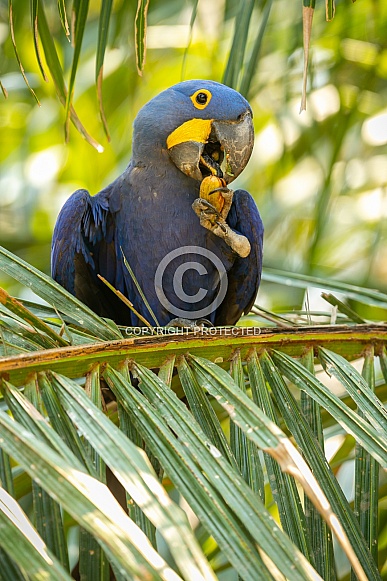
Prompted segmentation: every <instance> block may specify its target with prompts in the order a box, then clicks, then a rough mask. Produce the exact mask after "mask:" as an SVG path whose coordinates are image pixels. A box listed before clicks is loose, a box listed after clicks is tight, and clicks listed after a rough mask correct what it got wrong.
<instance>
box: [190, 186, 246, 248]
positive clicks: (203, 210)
mask: <svg viewBox="0 0 387 581" xmlns="http://www.w3.org/2000/svg"><path fill="white" fill-rule="evenodd" d="M231 193H232V192H231ZM230 205H231V204H230ZM192 208H193V210H194V212H195V214H196V215H197V216H198V217H199V219H200V224H201V226H203V228H206V229H207V230H210V231H211V232H212V233H213V234H215V236H219V238H222V239H223V240H224V241H225V242H226V244H228V246H230V248H231V249H232V250H233V251H234V252H236V253H237V254H238V255H239V256H240V257H241V258H246V256H248V255H249V254H250V250H251V246H250V242H249V241H248V240H247V238H246V236H243V235H242V234H238V233H237V232H235V231H234V230H232V229H231V228H230V226H229V225H228V224H227V222H226V220H225V218H224V217H223V216H222V212H223V210H222V212H218V210H217V209H216V208H214V206H212V204H210V203H209V202H207V200H203V199H202V198H197V199H196V200H195V201H194V203H193V204H192Z"/></svg>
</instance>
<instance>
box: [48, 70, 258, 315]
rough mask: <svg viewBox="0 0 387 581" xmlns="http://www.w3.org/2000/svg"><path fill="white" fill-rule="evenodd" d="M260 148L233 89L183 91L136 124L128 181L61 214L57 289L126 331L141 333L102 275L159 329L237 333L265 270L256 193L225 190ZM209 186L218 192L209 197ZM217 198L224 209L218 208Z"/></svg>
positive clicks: (55, 252) (196, 83)
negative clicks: (192, 325) (210, 182)
mask: <svg viewBox="0 0 387 581" xmlns="http://www.w3.org/2000/svg"><path fill="white" fill-rule="evenodd" d="M253 139H254V137H253V125H252V111H251V108H250V106H249V104H248V102H247V101H246V100H245V99H244V97H242V95H240V94H239V93H238V92H236V91H234V90H233V89H231V88H229V87H226V86H225V85H222V84H220V83H216V82H214V81H203V80H192V81H185V82H182V83H179V84H177V85H174V86H173V87H171V88H169V89H167V90H165V91H163V92H162V93H160V94H159V95H157V96H156V97H155V98H153V99H152V100H151V101H149V102H148V103H147V104H146V105H145V106H144V107H143V108H142V109H141V110H140V111H139V113H138V115H137V117H136V119H135V121H134V127H133V153H132V158H131V160H130V162H129V165H128V167H127V168H126V169H125V171H124V172H123V174H122V175H120V176H119V177H118V178H117V179H116V180H115V181H114V182H113V183H112V184H110V185H108V186H107V187H106V188H104V189H103V190H102V191H100V192H99V193H98V194H97V195H95V196H90V194H89V192H88V191H86V190H77V191H76V192H75V193H74V194H73V195H72V196H70V198H69V199H68V200H67V202H66V203H65V205H64V206H63V208H62V210H61V212H60V214H59V217H58V220H57V223H56V226H55V230H54V235H53V242H52V276H53V278H54V279H55V280H56V281H57V282H59V283H60V284H61V285H62V286H63V287H64V288H66V289H67V290H68V291H69V292H71V293H72V294H74V295H75V296H77V297H78V298H79V299H80V300H81V301H83V302H84V303H85V304H86V305H88V306H89V307H90V308H91V309H93V310H94V311H95V312H96V313H98V314H99V315H101V316H103V317H107V318H111V319H113V320H114V321H116V322H117V323H119V324H121V325H127V326H138V325H140V326H142V325H143V323H142V322H141V321H140V320H139V318H138V317H137V316H136V315H135V314H134V312H133V311H132V310H130V309H129V308H128V307H126V306H125V305H124V303H123V302H122V301H120V300H119V299H118V298H117V297H116V295H115V294H114V293H113V292H112V291H111V290H110V289H109V288H108V287H107V286H106V285H105V284H104V283H103V282H102V281H101V280H100V279H99V277H98V275H101V276H103V277H104V278H105V279H106V280H107V281H109V283H110V284H111V285H113V286H114V287H115V288H116V289H117V290H119V291H120V292H121V293H123V294H124V295H125V296H126V297H127V298H128V299H129V300H130V301H131V303H132V304H133V306H134V308H135V309H136V310H137V312H138V313H140V314H141V315H142V316H143V317H144V318H145V319H146V320H147V321H149V322H150V323H152V324H155V325H162V326H165V325H168V324H172V325H173V324H176V325H181V324H185V323H184V322H187V321H192V322H196V321H198V320H200V319H206V320H208V321H209V322H210V323H211V324H214V325H233V324H235V323H236V322H237V321H238V319H239V318H240V317H241V315H242V314H243V313H248V312H249V310H250V309H251V307H252V305H253V304H254V300H255V297H256V294H257V291H258V287H259V283H260V277H261V269H262V241H263V225H262V221H261V218H260V215H259V212H258V209H257V207H256V205H255V202H254V200H253V198H252V197H251V196H250V194H249V193H248V192H246V191H244V190H236V191H232V190H231V189H229V188H228V184H230V183H231V182H232V180H234V179H235V178H236V177H237V176H238V175H239V174H240V173H241V171H242V170H243V169H244V167H245V166H246V164H247V162H248V160H249V158H250V155H251V152H252V148H253ZM211 176H212V177H214V176H215V177H216V178H219V183H220V184H221V185H220V186H219V187H217V188H214V190H215V191H214V192H213V193H211V192H210V193H209V195H208V196H207V197H206V196H201V186H202V185H203V184H204V183H205V180H206V179H207V178H210V177H211ZM219 194H220V195H221V198H222V207H221V208H220V207H216V204H213V203H211V200H212V197H211V196H215V195H218V196H219ZM214 199H215V198H214ZM128 266H129V268H128ZM130 269H131V270H132V274H131V273H130ZM133 273H134V276H133ZM136 283H137V284H136ZM137 285H139V287H140V288H141V289H142V292H143V294H144V295H145V297H146V299H147V301H148V303H149V306H150V309H151V311H152V312H150V311H149V309H148V307H147V306H146V304H145V303H144V300H143V298H142V297H141V294H140V293H139V291H138V286H137ZM181 321H183V323H181Z"/></svg>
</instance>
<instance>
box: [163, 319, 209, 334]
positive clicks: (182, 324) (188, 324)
mask: <svg viewBox="0 0 387 581" xmlns="http://www.w3.org/2000/svg"><path fill="white" fill-rule="evenodd" d="M166 327H178V328H183V329H189V330H190V331H195V330H197V329H202V328H203V327H213V324H212V323H211V321H209V320H208V319H198V320H197V321H193V320H192V319H184V318H183V317H176V319H171V320H170V321H169V323H168V324H167V325H166Z"/></svg>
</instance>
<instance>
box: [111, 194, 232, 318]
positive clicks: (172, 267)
mask: <svg viewBox="0 0 387 581" xmlns="http://www.w3.org/2000/svg"><path fill="white" fill-rule="evenodd" d="M198 195H199V194H198V190H197V189H196V188H195V189H193V188H191V190H188V191H187V189H184V188H183V187H181V188H173V187H172V186H170V187H169V188H163V189H161V188H160V187H157V185H156V186H155V187H152V188H148V190H146V191H145V190H144V189H141V188H139V189H138V190H137V191H136V193H135V195H133V196H131V198H130V200H127V201H126V203H125V206H124V207H122V209H121V212H120V215H119V217H118V221H119V222H118V224H117V226H118V230H119V231H120V232H121V240H122V250H123V251H124V254H125V256H126V258H127V260H128V262H129V264H130V266H131V268H132V269H133V270H134V272H135V275H136V278H137V280H138V282H139V283H140V286H141V287H142V288H143V289H148V293H147V294H148V295H150V296H152V295H153V297H154V300H155V302H156V303H157V302H159V303H161V304H162V305H163V307H164V308H165V310H166V311H168V312H169V313H170V312H172V313H173V314H175V315H176V316H184V315H183V313H189V312H192V311H193V312H195V313H196V314H197V313H199V314H200V316H201V315H202V314H203V313H204V316H208V315H209V314H210V313H212V312H214V308H211V309H210V310H209V309H208V306H209V305H212V303H213V301H214V300H216V297H218V296H219V292H220V291H222V292H223V291H224V289H225V288H226V286H225V283H224V282H223V281H227V273H228V271H229V270H230V268H231V267H232V265H233V263H234V260H235V254H234V253H233V252H232V251H231V250H230V248H229V247H228V246H227V245H226V244H225V243H224V242H223V240H221V239H220V238H218V237H217V236H215V235H214V234H212V233H211V232H209V231H208V230H206V229H205V228H204V227H203V226H201V225H200V221H199V218H198V217H197V216H196V214H195V213H194V211H193V209H192V203H193V201H194V200H195V199H196V198H197V197H198ZM223 287H224V288H223ZM171 305H173V306H174V308H175V310H173V309H171ZM168 316H169V315H168ZM169 318H170V316H169ZM168 320H169V319H168Z"/></svg>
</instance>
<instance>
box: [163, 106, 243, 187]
mask: <svg viewBox="0 0 387 581" xmlns="http://www.w3.org/2000/svg"><path fill="white" fill-rule="evenodd" d="M179 130H180V128H177V129H176V130H175V132H174V134H177V139H179V138H178V132H179ZM183 135H184V137H183V138H182V140H181V141H180V142H179V143H175V142H176V136H175V139H174V140H173V141H174V145H172V147H170V148H169V149H168V151H169V154H170V156H171V159H172V161H173V163H174V164H175V165H176V167H178V168H179V169H180V171H182V172H183V173H185V174H186V175H188V176H190V177H192V178H193V179H195V180H198V181H202V179H203V178H205V177H207V176H208V175H216V176H218V177H221V178H223V179H224V180H225V182H226V183H230V182H232V181H233V180H234V179H235V178H236V177H237V176H238V175H239V174H240V173H241V172H242V171H243V169H244V168H245V167H246V165H247V162H248V161H249V159H250V156H251V153H252V151H253V145H254V129H253V122H252V117H251V113H250V111H246V112H245V113H244V114H243V115H242V116H241V117H240V118H239V119H238V120H237V121H217V120H215V121H212V122H209V123H208V135H206V136H205V137H201V140H200V141H199V140H198V139H195V137H194V138H193V139H190V137H189V135H187V133H186V132H182V136H183Z"/></svg>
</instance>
